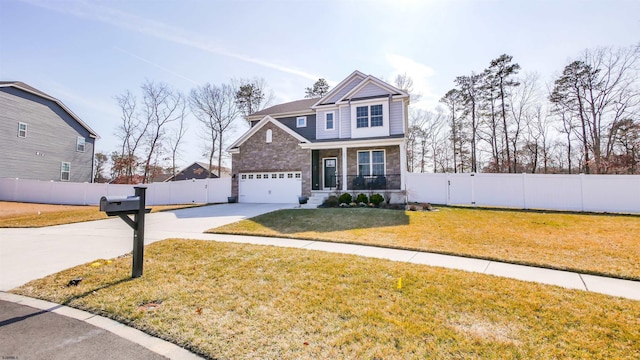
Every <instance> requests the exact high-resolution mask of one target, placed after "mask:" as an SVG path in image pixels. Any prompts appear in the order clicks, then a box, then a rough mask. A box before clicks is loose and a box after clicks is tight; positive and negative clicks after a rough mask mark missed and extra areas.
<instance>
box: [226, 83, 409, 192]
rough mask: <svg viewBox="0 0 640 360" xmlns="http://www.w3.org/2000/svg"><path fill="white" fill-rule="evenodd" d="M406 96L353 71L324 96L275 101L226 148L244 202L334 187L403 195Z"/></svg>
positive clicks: (235, 189) (235, 185) (235, 188)
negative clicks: (284, 101)
mask: <svg viewBox="0 0 640 360" xmlns="http://www.w3.org/2000/svg"><path fill="white" fill-rule="evenodd" d="M408 105H409V94H407V92H405V91H403V90H400V89H398V88H396V87H394V86H392V85H390V84H387V83H385V82H384V81H382V80H380V79H377V78H376V77H373V76H370V75H369V76H367V75H364V74H363V73H361V72H359V71H355V72H354V73H352V74H351V75H349V76H348V77H347V78H346V79H344V80H343V81H342V82H340V83H339V84H338V85H337V86H336V87H335V88H333V89H332V90H331V91H330V92H329V93H327V94H326V95H325V96H324V97H322V98H319V99H304V100H298V101H293V102H289V103H285V104H280V105H276V106H272V107H270V108H268V109H265V110H262V111H259V112H256V113H254V114H252V115H250V116H249V117H248V120H249V121H251V125H252V126H251V128H250V129H249V130H248V131H247V132H246V133H245V134H244V135H242V136H241V137H240V138H239V139H238V140H236V142H234V143H233V144H232V145H231V146H230V147H229V149H228V151H229V152H230V153H231V154H232V172H233V181H232V195H234V196H238V200H239V201H240V202H266V203H293V202H297V201H298V200H297V197H298V196H300V195H305V196H311V197H312V198H316V199H317V198H319V199H323V198H325V197H326V196H328V195H329V194H330V193H336V192H350V193H357V192H366V193H374V192H377V193H388V194H395V195H401V194H402V190H403V189H404V188H405V186H404V182H405V174H406V165H405V164H406V153H405V146H406V139H405V134H406V132H407V128H408Z"/></svg>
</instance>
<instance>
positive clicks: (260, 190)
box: [238, 171, 302, 204]
mask: <svg viewBox="0 0 640 360" xmlns="http://www.w3.org/2000/svg"><path fill="white" fill-rule="evenodd" d="M301 194H302V173H301V172H300V171H287V172H260V173H240V174H239V180H238V195H239V197H238V201H239V202H243V203H282V204H290V203H291V204H292V203H298V196H300V195H301Z"/></svg>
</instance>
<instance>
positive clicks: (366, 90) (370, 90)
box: [351, 83, 389, 99]
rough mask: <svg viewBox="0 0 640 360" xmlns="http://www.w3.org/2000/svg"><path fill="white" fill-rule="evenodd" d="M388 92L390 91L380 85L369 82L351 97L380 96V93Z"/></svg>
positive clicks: (385, 93)
mask: <svg viewBox="0 0 640 360" xmlns="http://www.w3.org/2000/svg"><path fill="white" fill-rule="evenodd" d="M388 94H389V92H388V91H387V90H385V89H383V88H381V87H379V86H378V85H376V84H374V83H369V84H367V85H365V86H364V87H363V88H362V89H360V91H358V92H357V93H355V94H354V95H353V96H352V97H351V98H352V99H358V98H366V97H371V96H380V95H388Z"/></svg>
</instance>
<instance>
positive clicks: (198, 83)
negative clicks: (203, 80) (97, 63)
mask: <svg viewBox="0 0 640 360" xmlns="http://www.w3.org/2000/svg"><path fill="white" fill-rule="evenodd" d="M113 48H114V49H115V50H117V51H119V52H121V53H123V54H126V55H129V56H131V57H133V58H136V59H138V60H140V61H142V62H145V63H147V64H149V65H152V66H155V67H157V68H158V69H160V70H162V71H166V72H167V73H169V74H171V75H173V76H177V77H179V78H181V79H184V80H187V81H189V82H191V83H193V84H195V85H200V82H198V81H196V80H193V79H191V78H189V77H186V76H184V75H181V74H178V73H177V72H175V71H173V70H171V69H167V68H166V67H164V66H162V65H160V64H157V63H155V62H153V61H151V60H148V59H145V58H143V57H142V56H138V55H136V54H134V53H132V52H129V51H127V50H124V49H121V48H119V47H117V46H114V47H113Z"/></svg>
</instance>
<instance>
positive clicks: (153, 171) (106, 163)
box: [95, 78, 329, 184]
mask: <svg viewBox="0 0 640 360" xmlns="http://www.w3.org/2000/svg"><path fill="white" fill-rule="evenodd" d="M328 89H329V85H328V83H327V81H326V80H325V79H319V80H318V81H317V82H316V83H315V84H314V85H313V86H312V87H307V88H305V94H306V95H305V97H320V96H323V95H324V94H326V93H327V91H328ZM139 90H140V91H139V93H138V94H137V95H136V94H135V93H133V92H131V91H129V90H127V91H125V92H123V93H122V94H119V95H117V96H116V97H115V100H116V102H117V104H118V108H119V110H120V124H119V125H118V127H117V129H116V131H115V135H116V136H117V137H118V139H119V140H120V145H119V148H118V149H117V150H114V151H113V152H111V153H110V154H105V153H101V152H98V153H96V156H95V173H96V175H95V181H96V182H112V183H117V184H138V183H149V182H152V181H154V180H157V181H162V180H164V179H166V178H168V177H170V176H174V177H175V175H176V172H177V171H178V168H177V165H176V163H177V161H178V159H179V156H180V154H181V151H182V147H183V145H184V138H185V134H186V132H187V129H188V125H187V124H188V119H189V117H190V115H192V116H193V117H194V118H195V119H196V120H197V122H198V124H199V134H200V139H201V141H202V149H203V157H206V158H207V159H208V160H209V169H212V171H211V172H210V174H211V176H212V175H214V174H215V175H217V176H220V172H221V167H222V164H223V161H224V157H225V151H224V148H225V146H226V144H227V143H228V140H229V139H227V136H228V133H229V131H230V130H232V129H233V127H234V126H235V123H236V121H237V119H238V118H244V119H246V117H247V116H248V115H250V114H252V113H254V112H257V111H260V110H262V109H264V108H265V107H267V106H269V105H270V104H271V102H272V100H273V92H272V91H270V90H269V89H268V86H267V83H266V81H265V80H264V79H262V78H253V79H232V80H231V81H230V82H229V83H223V84H219V85H215V84H210V83H206V84H204V85H201V86H197V87H195V88H193V89H191V91H190V92H189V93H188V94H183V93H182V92H180V91H178V90H177V89H175V88H173V87H171V86H170V85H168V84H166V83H162V82H154V81H151V80H147V81H145V82H144V83H143V84H142V85H141V86H140V89H139ZM167 164H169V165H167ZM107 167H109V168H110V169H111V171H110V174H109V175H107V174H106V172H107V171H106V170H107Z"/></svg>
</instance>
